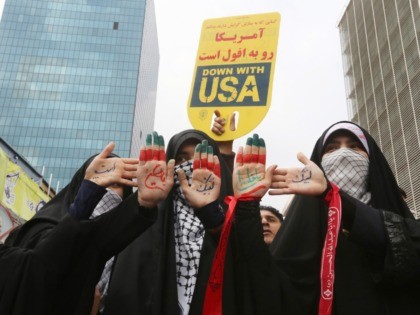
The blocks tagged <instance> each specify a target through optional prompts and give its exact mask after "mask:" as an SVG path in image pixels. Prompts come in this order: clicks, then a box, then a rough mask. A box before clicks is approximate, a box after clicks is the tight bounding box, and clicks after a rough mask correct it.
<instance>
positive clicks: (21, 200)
mask: <svg viewBox="0 0 420 315" xmlns="http://www.w3.org/2000/svg"><path fill="white" fill-rule="evenodd" d="M0 165H1V170H0V176H1V177H0V188H2V189H1V190H0V203H1V204H2V205H3V206H4V207H6V208H8V209H11V210H12V211H13V212H14V213H16V214H17V215H18V216H19V217H21V218H23V219H25V220H29V219H30V218H31V217H32V216H33V215H34V214H35V213H36V212H37V211H38V210H39V209H40V208H41V207H42V206H43V205H44V204H45V203H46V202H47V201H48V200H49V199H50V198H49V197H48V196H47V194H45V193H44V192H43V191H42V190H41V189H40V188H39V187H38V184H37V183H35V182H34V181H33V180H32V179H31V178H30V177H29V176H28V175H26V174H25V173H24V172H23V171H22V169H21V167H20V166H18V165H16V164H14V163H13V162H11V161H10V160H9V158H8V156H7V154H6V153H5V152H4V151H3V150H1V149H0Z"/></svg>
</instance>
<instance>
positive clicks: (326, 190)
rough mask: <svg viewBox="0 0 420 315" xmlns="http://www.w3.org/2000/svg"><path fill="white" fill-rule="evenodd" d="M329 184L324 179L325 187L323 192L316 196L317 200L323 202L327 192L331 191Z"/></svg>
mask: <svg viewBox="0 0 420 315" xmlns="http://www.w3.org/2000/svg"><path fill="white" fill-rule="evenodd" d="M331 188H332V187H331V184H330V182H329V181H328V180H327V179H326V187H325V190H324V191H323V192H322V194H320V195H319V196H318V198H320V199H322V200H324V199H325V197H326V196H327V194H328V193H329V191H330V190H331Z"/></svg>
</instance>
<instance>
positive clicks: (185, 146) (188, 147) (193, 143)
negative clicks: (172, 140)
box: [176, 139, 200, 154]
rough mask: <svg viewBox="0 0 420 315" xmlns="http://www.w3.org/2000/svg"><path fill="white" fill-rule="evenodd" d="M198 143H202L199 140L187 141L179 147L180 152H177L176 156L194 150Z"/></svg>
mask: <svg viewBox="0 0 420 315" xmlns="http://www.w3.org/2000/svg"><path fill="white" fill-rule="evenodd" d="M198 143H200V141H198V140H197V139H187V140H185V141H184V142H183V143H182V144H181V145H180V146H179V149H178V152H176V154H179V153H181V152H183V151H185V150H191V148H192V149H194V148H195V146H196V145H197V144H198Z"/></svg>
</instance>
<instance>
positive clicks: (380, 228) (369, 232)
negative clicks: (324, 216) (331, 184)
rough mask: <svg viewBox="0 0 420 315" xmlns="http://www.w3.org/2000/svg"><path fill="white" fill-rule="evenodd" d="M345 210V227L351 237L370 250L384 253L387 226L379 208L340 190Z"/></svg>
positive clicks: (343, 209)
mask: <svg viewBox="0 0 420 315" xmlns="http://www.w3.org/2000/svg"><path fill="white" fill-rule="evenodd" d="M340 196H341V205H342V211H343V216H342V218H343V228H344V229H346V230H348V231H349V232H350V235H349V239H350V240H351V241H353V242H356V243H358V244H359V245H361V246H363V247H364V248H366V249H367V250H368V251H371V252H374V253H377V254H382V255H383V254H384V252H385V247H386V236H385V227H384V223H383V221H382V219H381V214H380V211H379V210H378V209H375V208H372V207H370V206H368V205H366V204H364V203H363V202H360V201H358V200H357V199H355V198H353V197H351V196H349V195H348V194H346V193H344V192H340Z"/></svg>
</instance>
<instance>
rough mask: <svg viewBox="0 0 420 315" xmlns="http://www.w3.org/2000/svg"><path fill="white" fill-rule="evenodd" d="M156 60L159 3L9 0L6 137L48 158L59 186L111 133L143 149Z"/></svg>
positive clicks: (4, 42) (31, 155)
mask: <svg viewBox="0 0 420 315" xmlns="http://www.w3.org/2000/svg"><path fill="white" fill-rule="evenodd" d="M158 64H159V53H158V43H157V32H156V22H155V12H154V5H153V2H152V1H149V0H120V1H111V0H101V1H99V0H73V1H68V0H54V1H51V0H48V1H46V0H37V1H32V0H14V1H12V0H6V3H5V7H4V12H3V17H2V20H1V24H0V135H1V137H3V138H4V139H5V140H6V141H7V142H8V143H9V144H10V145H11V146H12V147H14V148H15V149H16V151H18V152H19V153H20V154H21V155H22V156H24V157H25V158H26V159H27V160H28V161H29V162H30V163H31V164H32V165H33V166H34V167H35V168H36V169H37V170H38V171H39V172H40V171H41V169H42V167H43V166H44V165H45V169H46V174H45V177H49V176H50V174H51V173H52V174H53V183H52V186H53V187H54V188H55V185H56V183H57V180H60V186H61V187H63V185H65V184H67V183H68V181H69V180H70V178H71V177H72V175H73V174H74V172H75V170H76V169H77V168H78V167H79V166H80V165H81V164H82V163H83V162H84V161H85V160H86V159H87V158H88V157H89V156H91V155H92V154H95V153H97V152H99V151H100V150H101V149H102V148H103V147H104V146H105V145H106V144H107V143H108V142H109V141H115V142H116V151H115V152H116V153H117V154H119V155H121V156H126V157H127V156H137V152H138V149H139V146H140V144H141V143H142V139H141V138H140V136H142V137H143V138H144V136H143V135H145V134H147V133H148V132H150V131H152V130H153V122H154V113H155V100H156V88H157V75H158ZM135 117H136V119H134V118H135Z"/></svg>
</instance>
